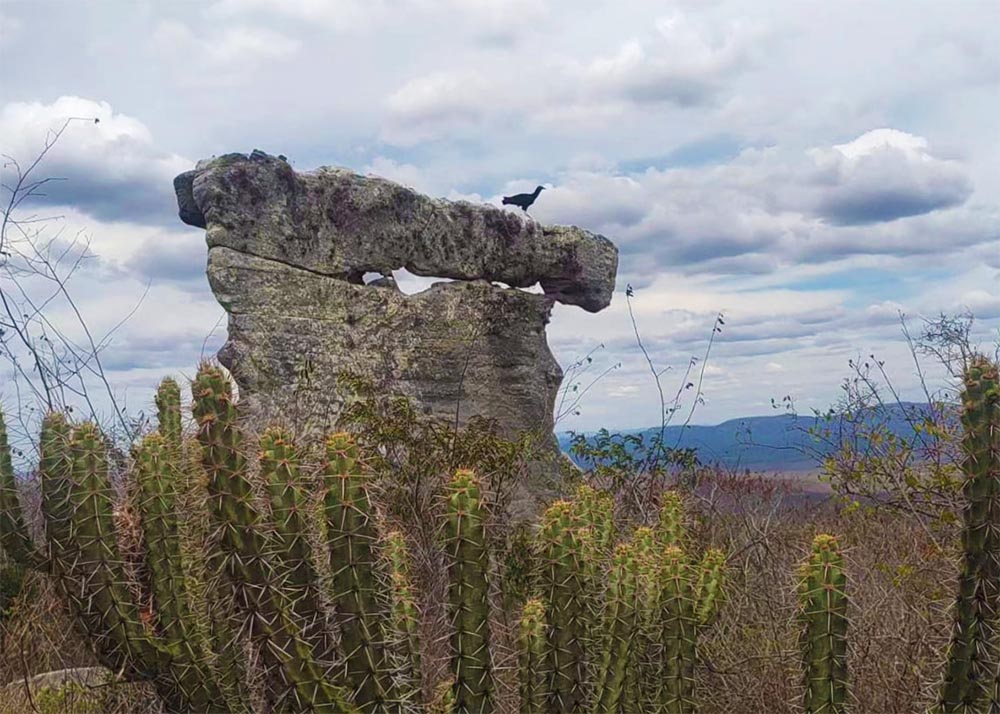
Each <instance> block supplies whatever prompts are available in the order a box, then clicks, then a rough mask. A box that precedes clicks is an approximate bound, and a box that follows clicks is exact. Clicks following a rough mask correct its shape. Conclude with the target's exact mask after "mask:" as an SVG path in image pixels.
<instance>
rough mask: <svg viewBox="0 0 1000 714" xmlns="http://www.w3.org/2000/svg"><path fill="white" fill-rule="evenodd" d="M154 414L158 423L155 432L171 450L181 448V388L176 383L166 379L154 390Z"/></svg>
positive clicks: (168, 378)
mask: <svg viewBox="0 0 1000 714" xmlns="http://www.w3.org/2000/svg"><path fill="white" fill-rule="evenodd" d="M155 402H156V414H157V418H158V421H159V427H158V429H157V431H158V432H159V434H160V436H161V437H163V440H164V441H165V442H166V443H167V445H168V446H169V447H170V448H172V449H177V450H178V451H179V450H180V448H181V438H182V434H183V429H182V428H181V388H180V386H179V385H178V384H177V382H176V381H175V380H173V379H171V378H170V377H167V378H166V379H164V380H163V381H162V382H160V386H159V387H158V388H157V390H156V397H155Z"/></svg>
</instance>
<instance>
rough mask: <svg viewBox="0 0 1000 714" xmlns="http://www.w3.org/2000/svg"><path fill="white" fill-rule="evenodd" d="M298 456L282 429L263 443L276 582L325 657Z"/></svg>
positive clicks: (266, 434) (305, 632)
mask: <svg viewBox="0 0 1000 714" xmlns="http://www.w3.org/2000/svg"><path fill="white" fill-rule="evenodd" d="M298 462H299V457H298V452H297V451H296V448H295V445H294V444H293V443H292V437H291V435H290V434H288V433H287V432H286V431H285V430H283V429H279V428H271V429H267V430H266V431H265V432H264V434H263V435H262V436H261V439H260V471H261V476H262V477H263V481H264V484H265V485H266V487H267V492H268V496H269V499H268V502H269V504H270V507H271V514H270V515H271V522H272V523H273V524H274V533H273V537H272V541H273V542H272V543H271V544H270V546H271V548H270V550H271V552H273V553H274V556H273V563H272V567H273V569H274V570H273V578H274V579H275V582H276V583H277V584H278V585H279V587H280V589H281V590H282V591H283V592H284V593H285V597H287V598H288V600H289V601H290V607H291V616H292V618H293V619H294V620H295V621H296V622H298V623H300V624H301V626H302V634H303V638H304V639H305V640H307V641H308V642H309V644H310V645H311V646H312V648H313V649H314V650H315V652H316V653H317V654H325V653H326V652H327V651H328V650H329V647H330V646H329V643H328V642H327V639H326V637H325V636H324V623H323V622H322V620H323V617H322V613H323V610H322V605H321V598H320V593H319V576H318V575H317V574H316V570H315V568H314V567H313V565H312V563H313V557H312V546H311V544H310V542H309V537H308V535H309V534H308V526H307V518H308V516H307V514H306V513H305V511H306V510H307V507H308V506H307V500H308V499H307V496H306V495H305V493H304V492H303V490H302V485H301V483H300V477H299V473H298Z"/></svg>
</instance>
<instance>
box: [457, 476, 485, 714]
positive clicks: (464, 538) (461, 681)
mask: <svg viewBox="0 0 1000 714" xmlns="http://www.w3.org/2000/svg"><path fill="white" fill-rule="evenodd" d="M447 496H448V513H447V519H446V521H445V548H446V552H447V554H448V556H449V561H448V562H449V565H448V604H449V615H450V617H451V624H452V629H453V633H452V647H453V649H454V653H453V655H452V657H453V671H454V675H455V711H456V713H457V714H485V713H486V712H491V711H493V671H492V668H493V664H492V662H491V661H490V624H489V614H490V613H489V601H488V600H489V588H488V587H487V583H486V577H487V572H488V571H489V554H488V549H487V544H486V530H485V528H484V523H483V521H484V513H483V507H482V502H481V498H480V493H479V482H478V481H477V480H476V477H475V475H474V474H473V473H472V472H471V471H467V470H459V471H457V472H456V473H455V476H454V478H452V480H451V483H450V484H448V494H447Z"/></svg>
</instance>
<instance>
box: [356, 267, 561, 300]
mask: <svg viewBox="0 0 1000 714" xmlns="http://www.w3.org/2000/svg"><path fill="white" fill-rule="evenodd" d="M382 277H383V276H382V274H381V273H375V272H371V273H365V274H364V277H363V280H364V283H365V285H370V284H371V283H373V282H374V281H376V280H380V279H382ZM392 277H393V279H395V281H396V286H397V287H398V288H399V291H400V292H401V293H403V294H404V295H416V294H417V293H422V292H423V291H424V290H427V289H428V288H430V287H431V286H432V285H434V283H450V282H455V281H453V280H452V279H451V278H435V277H425V276H423V275H414V274H413V273H411V272H410V271H409V270H407V269H406V268H400V269H399V270H394V271H392ZM491 282H492V284H493V285H495V286H496V287H498V288H507V289H508V290H510V289H512V288H511V286H510V285H508V284H507V283H504V282H502V281H499V280H493V281H491ZM513 289H515V290H523V291H524V292H528V293H535V294H541V293H542V286H541V285H540V284H538V283H535V284H534V285H531V286H529V287H527V288H513Z"/></svg>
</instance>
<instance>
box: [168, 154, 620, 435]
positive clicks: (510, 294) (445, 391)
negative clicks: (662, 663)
mask: <svg viewBox="0 0 1000 714" xmlns="http://www.w3.org/2000/svg"><path fill="white" fill-rule="evenodd" d="M174 187H175V190H176V193H177V203H178V208H179V213H180V217H181V220H182V221H184V222H185V223H187V224H189V225H193V226H197V227H201V228H205V229H206V232H207V242H208V246H209V256H208V277H209V282H210V284H211V287H212V290H213V291H214V293H215V296H216V298H217V299H218V300H219V302H220V303H221V304H222V306H223V307H224V308H225V309H226V311H227V312H228V313H229V339H228V341H227V342H226V345H225V346H224V347H223V349H222V351H221V352H220V354H219V359H220V361H221V362H222V363H223V364H224V365H225V366H227V367H228V368H229V369H230V370H231V371H232V373H233V375H234V377H235V379H236V381H237V384H238V386H239V388H240V393H241V395H242V396H243V397H244V398H247V399H249V400H250V402H251V406H255V407H259V408H261V409H263V410H264V411H265V412H266V413H268V414H269V415H270V416H272V417H277V418H284V419H285V420H286V421H288V422H290V423H291V424H293V425H297V426H299V427H300V428H301V427H304V426H305V427H309V426H316V427H317V428H321V429H322V428H327V427H328V426H329V425H330V424H331V423H332V422H333V420H334V419H335V418H336V414H337V412H338V411H339V409H340V406H341V404H342V401H341V400H342V395H338V393H337V388H336V382H337V376H338V375H339V374H340V373H343V372H354V373H357V374H361V375H365V376H369V377H373V378H374V379H375V381H377V382H380V383H383V384H388V385H391V387H390V388H391V389H393V390H394V391H395V392H397V393H399V394H402V395H405V396H408V397H410V398H412V399H413V400H414V402H415V403H416V404H417V405H418V407H419V408H421V409H422V410H423V411H424V412H426V413H429V414H435V415H439V416H448V417H449V418H453V419H454V418H457V419H458V420H459V422H465V421H466V420H467V419H468V418H469V417H471V416H473V415H476V414H479V415H483V416H487V417H490V418H492V419H494V420H496V422H497V423H498V425H499V426H500V428H501V430H502V431H504V432H506V433H509V434H510V435H513V434H515V433H518V432H522V431H532V432H536V433H540V434H542V435H544V436H545V437H546V438H547V439H549V440H550V441H552V442H553V448H554V440H553V439H552V437H551V434H552V429H553V407H554V403H555V398H556V394H557V392H558V389H559V385H560V383H561V380H562V370H561V369H560V368H559V365H558V364H557V363H556V361H555V359H554V358H553V356H552V353H551V352H550V350H549V347H548V344H547V341H546V338H545V325H546V324H547V323H548V320H549V316H550V313H551V310H552V305H553V303H554V302H562V303H565V304H568V305H577V306H580V307H582V308H583V309H585V310H588V311H590V312H596V311H598V310H601V309H603V308H605V307H607V305H608V304H609V303H610V300H611V295H612V292H613V290H614V284H615V273H616V270H617V265H618V252H617V249H616V248H615V246H614V245H613V244H612V243H611V241H609V240H608V239H606V238H604V237H603V236H599V235H595V234H593V233H590V232H588V231H585V230H582V229H579V228H575V227H562V226H559V227H548V226H542V225H540V224H538V223H536V222H535V221H533V220H530V219H525V218H524V217H523V216H522V215H520V214H519V213H516V212H514V211H509V210H502V209H500V208H497V207H495V206H489V205H476V204H472V203H468V202H464V201H456V202H453V201H446V200H440V199H432V198H429V197H427V196H424V195H421V194H419V193H417V192H416V191H413V190H411V189H409V188H406V187H404V186H401V185H399V184H396V183H393V182H391V181H387V180H385V179H381V178H375V177H365V176H360V175H358V174H356V173H354V172H352V171H349V170H346V169H340V168H320V169H317V170H315V171H311V172H305V173H298V172H295V171H294V170H293V169H292V167H291V166H290V165H289V164H288V163H287V162H286V161H285V160H283V159H282V158H277V157H273V156H269V155H267V154H265V153H263V152H258V151H255V152H253V153H252V154H250V155H249V156H247V155H243V154H227V155H225V156H222V157H219V158H215V159H211V160H208V161H202V162H200V163H199V164H198V165H197V168H196V169H195V170H194V171H189V172H186V173H184V174H181V175H180V176H178V177H177V178H176V179H175V181H174ZM403 268H405V269H406V270H408V271H409V272H411V273H413V274H415V275H420V276H429V277H438V278H446V279H450V280H451V281H452V282H441V283H435V284H434V285H433V286H432V287H431V288H429V289H427V290H425V291H423V292H420V293H417V294H414V295H405V294H403V293H402V292H400V291H399V290H398V289H397V288H396V287H395V283H394V281H392V280H391V277H390V276H392V274H393V271H396V270H400V269H403ZM369 272H377V273H381V274H382V275H383V276H386V277H384V278H382V279H380V280H377V281H374V282H372V283H369V284H368V285H365V284H364V282H363V280H362V276H363V275H364V274H365V273H369ZM494 282H502V283H506V284H507V285H509V286H511V287H510V288H505V287H499V286H496V285H494V284H493V283H494ZM536 284H538V285H540V286H541V288H542V291H543V292H542V294H538V293H529V292H527V291H524V290H517V289H515V288H526V287H530V286H533V285H536Z"/></svg>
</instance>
